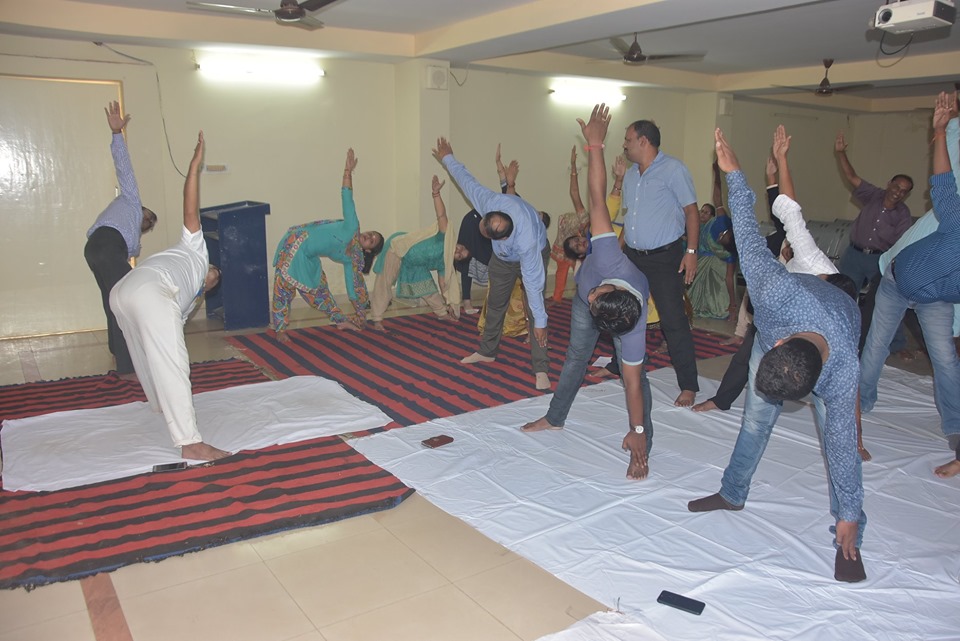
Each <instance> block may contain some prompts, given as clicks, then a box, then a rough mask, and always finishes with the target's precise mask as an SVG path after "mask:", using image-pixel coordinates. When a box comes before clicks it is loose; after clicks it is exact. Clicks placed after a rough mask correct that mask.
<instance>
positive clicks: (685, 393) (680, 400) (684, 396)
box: [673, 389, 697, 407]
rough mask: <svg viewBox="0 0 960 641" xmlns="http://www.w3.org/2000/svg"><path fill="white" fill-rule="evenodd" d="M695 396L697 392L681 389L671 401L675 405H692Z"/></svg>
mask: <svg viewBox="0 0 960 641" xmlns="http://www.w3.org/2000/svg"><path fill="white" fill-rule="evenodd" d="M695 398H697V393H696V392H694V391H691V390H688V389H685V390H681V392H680V396H678V397H677V400H675V401H674V402H673V404H674V405H676V406H677V407H690V406H691V405H693V401H694V399H695Z"/></svg>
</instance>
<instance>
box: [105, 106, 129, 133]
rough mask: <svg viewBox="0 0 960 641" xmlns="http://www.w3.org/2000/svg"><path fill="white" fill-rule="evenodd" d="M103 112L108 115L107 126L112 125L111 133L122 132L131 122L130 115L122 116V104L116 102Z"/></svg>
mask: <svg viewBox="0 0 960 641" xmlns="http://www.w3.org/2000/svg"><path fill="white" fill-rule="evenodd" d="M103 112H104V113H105V114H107V124H108V125H110V131H112V132H113V133H115V134H118V133H120V132H122V131H123V128H124V127H126V126H127V123H128V122H130V114H127V115H126V116H124V115H123V114H121V113H120V103H119V102H117V101H116V100H114V101H113V102H111V103H110V104H109V105H107V106H106V107H104V109H103Z"/></svg>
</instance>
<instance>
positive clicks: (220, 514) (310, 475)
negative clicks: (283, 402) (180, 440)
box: [0, 360, 413, 588]
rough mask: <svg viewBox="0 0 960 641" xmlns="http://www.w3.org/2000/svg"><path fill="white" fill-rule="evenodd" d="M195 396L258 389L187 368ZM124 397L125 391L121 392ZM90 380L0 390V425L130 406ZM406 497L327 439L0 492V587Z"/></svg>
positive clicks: (119, 383)
mask: <svg viewBox="0 0 960 641" xmlns="http://www.w3.org/2000/svg"><path fill="white" fill-rule="evenodd" d="M191 378H192V380H193V383H194V390H195V391H196V392H202V391H211V390H215V389H222V388H224V387H230V386H233V385H242V384H246V383H255V382H262V381H264V380H266V377H264V376H263V374H262V373H261V372H260V371H259V370H257V369H256V368H255V367H254V366H253V365H251V364H249V363H246V362H243V361H239V360H231V361H222V362H214V363H202V364H198V365H195V366H194V367H193V371H192V376H191ZM131 388H133V389H131ZM142 399H143V397H142V392H140V390H139V388H138V387H137V386H136V385H133V384H130V383H127V382H125V381H123V380H121V379H119V378H117V377H116V376H91V377H84V378H78V379H67V380H62V381H55V382H45V383H30V384H26V385H15V386H7V387H3V388H0V417H2V418H21V417H25V416H33V415H36V414H42V413H47V412H53V411H61V410H67V409H81V408H89V407H104V406H107V405H115V404H118V403H124V402H129V401H136V400H142ZM412 492H413V491H412V490H411V489H409V488H408V487H406V486H405V485H403V484H402V483H401V482H400V481H399V480H398V479H397V478H395V477H394V476H393V475H391V474H389V473H387V472H385V471H384V470H382V469H381V468H379V467H377V466H376V465H373V464H372V463H371V462H370V461H368V460H367V459H366V458H365V457H363V456H362V455H360V454H359V453H358V452H357V451H356V450H354V449H353V448H351V447H350V446H349V445H347V444H346V443H345V442H344V441H343V440H342V439H340V438H337V437H326V438H319V439H314V440H310V441H303V442H300V443H292V444H287V445H281V446H274V447H271V448H267V449H264V450H260V451H256V452H244V453H240V454H237V455H235V456H232V457H230V458H229V459H225V460H223V461H220V462H218V463H216V464H210V465H206V466H197V467H192V468H188V469H185V470H178V471H175V472H165V473H162V474H141V475H138V476H133V477H129V478H125V479H120V480H117V481H108V482H103V483H97V484H93V485H87V486H83V487H78V488H72V489H67V490H59V491H56V492H0V587H2V588H13V587H20V586H24V587H33V586H38V585H43V584H46V583H53V582H57V581H63V580H67V579H73V578H80V577H83V576H88V575H91V574H96V573H98V572H104V571H109V570H112V569H115V568H118V567H122V566H125V565H130V564H133V563H137V562H141V561H156V560H160V559H163V558H166V557H168V556H174V555H179V554H184V553H186V552H191V551H195V550H200V549H204V548H208V547H213V546H217V545H222V544H225V543H230V542H234V541H241V540H245V539H249V538H252V537H255V536H261V535H264V534H270V533H275V532H282V531H285V530H289V529H293V528H299V527H305V526H309V525H318V524H322V523H327V522H331V521H336V520H339V519H342V518H346V517H348V516H354V515H358V514H364V513H368V512H375V511H378V510H382V509H386V508H390V507H393V506H394V505H396V504H397V503H399V502H400V501H402V500H403V499H404V498H406V497H407V496H409V495H410V494H411V493H412Z"/></svg>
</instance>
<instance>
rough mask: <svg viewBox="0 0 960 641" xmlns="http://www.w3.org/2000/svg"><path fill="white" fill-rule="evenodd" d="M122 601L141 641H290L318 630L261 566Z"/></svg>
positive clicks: (134, 636) (135, 633)
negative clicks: (289, 640)
mask: <svg viewBox="0 0 960 641" xmlns="http://www.w3.org/2000/svg"><path fill="white" fill-rule="evenodd" d="M120 601H121V605H122V606H123V611H124V614H125V615H126V617H127V623H128V624H129V626H130V631H131V632H132V633H133V638H134V639H136V641H171V640H172V639H175V640H176V641H285V640H286V639H290V638H292V637H296V636H298V635H303V634H306V633H307V632H310V631H311V630H314V629H315V628H314V627H313V625H311V623H310V621H309V620H308V619H307V618H306V617H305V616H304V615H303V613H302V612H301V611H300V609H299V608H298V607H297V605H296V603H294V601H293V599H291V598H290V596H289V595H288V594H287V593H286V591H285V590H284V589H283V587H282V586H281V585H280V584H279V583H278V582H277V581H276V579H275V578H274V577H273V575H272V574H271V573H270V572H269V571H268V570H267V568H266V567H264V566H263V565H262V564H257V565H251V566H246V567H243V568H239V569H237V570H232V571H230V572H224V573H222V574H217V575H215V576H211V577H206V578H203V579H198V580H196V581H191V582H189V583H183V584H180V585H176V586H173V587H170V588H166V589H163V590H158V591H155V592H150V593H147V594H143V595H140V596H136V597H133V598H121V599H120Z"/></svg>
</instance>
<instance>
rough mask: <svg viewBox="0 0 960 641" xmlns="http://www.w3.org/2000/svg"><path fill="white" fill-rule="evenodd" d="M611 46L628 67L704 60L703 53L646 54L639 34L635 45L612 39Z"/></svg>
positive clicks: (635, 36) (634, 40)
mask: <svg viewBox="0 0 960 641" xmlns="http://www.w3.org/2000/svg"><path fill="white" fill-rule="evenodd" d="M610 44H612V45H613V46H614V48H615V49H616V50H617V51H619V52H620V54H621V55H622V56H623V63H624V64H627V65H642V64H643V63H645V62H652V61H656V60H670V61H673V62H697V61H700V60H703V56H705V55H706V54H703V53H667V54H645V53H643V51H642V50H641V49H640V43H639V42H637V34H636V33H635V34H633V44H631V45H627V43H626V42H625V41H624V40H623V39H621V38H610Z"/></svg>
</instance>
